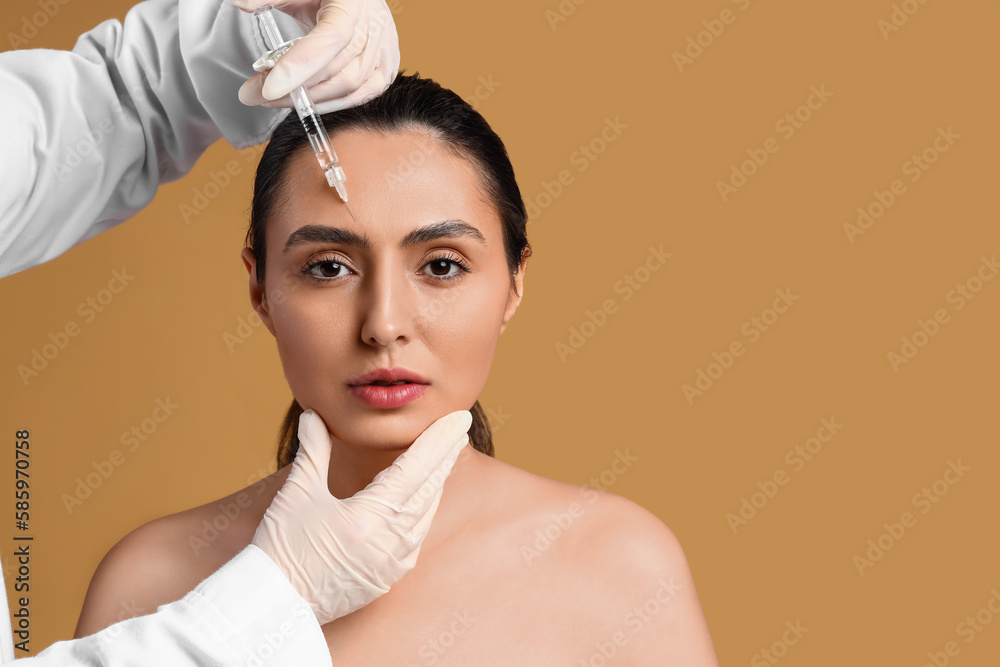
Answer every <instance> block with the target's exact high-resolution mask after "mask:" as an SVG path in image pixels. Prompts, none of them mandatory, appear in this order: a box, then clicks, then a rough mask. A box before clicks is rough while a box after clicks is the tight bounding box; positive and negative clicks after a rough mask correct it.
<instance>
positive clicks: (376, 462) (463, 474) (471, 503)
mask: <svg viewBox="0 0 1000 667" xmlns="http://www.w3.org/2000/svg"><path fill="white" fill-rule="evenodd" d="M405 449H406V447H402V448H400V449H392V450H382V451H372V450H370V449H359V448H356V447H352V446H350V445H347V444H346V443H344V442H342V441H340V440H338V439H337V438H333V449H332V451H331V452H330V468H329V472H328V486H329V489H330V493H332V494H333V495H334V496H335V497H337V498H340V499H341V500H343V499H345V498H350V497H351V496H353V495H354V494H356V493H357V492H358V491H361V490H362V489H364V488H365V487H366V486H368V485H369V484H370V483H371V482H372V480H373V479H375V476H376V475H378V474H379V473H380V472H382V471H383V470H385V469H386V468H388V467H389V466H391V465H392V464H393V463H394V462H395V460H396V459H397V458H398V457H399V455H400V454H402V453H403V451H404V450H405ZM484 458H489V457H487V456H486V455H484V454H482V453H480V452H478V451H476V450H475V449H474V448H473V447H472V445H471V444H469V445H466V446H465V447H463V448H462V451H461V452H459V455H458V458H457V459H456V460H455V465H454V467H453V468H452V470H451V473H450V474H449V475H448V477H447V479H445V481H444V486H443V489H442V493H441V502H440V503H439V504H438V508H437V511H436V513H435V515H434V519H433V522H432V527H433V530H431V531H429V532H428V537H427V539H425V541H424V544H425V545H432V546H431V548H433V545H434V544H436V543H438V542H439V541H444V540H447V538H448V537H449V536H450V535H452V534H454V533H455V532H456V531H458V530H460V529H462V527H463V526H464V525H465V524H466V523H467V522H468V521H469V520H470V519H471V518H472V517H474V516H475V515H476V512H477V511H478V510H477V507H478V505H477V502H478V500H479V499H480V496H481V494H480V491H481V488H480V487H481V485H482V482H483V473H484V472H485V470H484V468H483V461H482V459H484ZM422 483H423V481H422V480H421V481H420V482H419V483H418V485H417V486H418V487H419V485H420V484H422Z"/></svg>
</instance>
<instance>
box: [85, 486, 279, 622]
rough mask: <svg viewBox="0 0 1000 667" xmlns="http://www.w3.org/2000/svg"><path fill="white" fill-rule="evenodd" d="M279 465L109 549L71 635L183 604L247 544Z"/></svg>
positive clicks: (274, 490) (150, 524)
mask: <svg viewBox="0 0 1000 667" xmlns="http://www.w3.org/2000/svg"><path fill="white" fill-rule="evenodd" d="M287 474H288V468H287V467H286V468H283V469H282V470H279V471H278V472H277V473H274V474H272V475H270V476H269V477H266V478H264V479H263V480H260V481H258V482H256V483H255V484H252V485H250V486H248V487H246V488H244V489H241V490H239V491H237V492H235V493H232V494H230V495H228V496H226V497H224V498H220V499H219V500H216V501H213V502H210V503H206V504H204V505H200V506H198V507H194V508H191V509H188V510H184V511H182V512H177V513H175V514H170V515H167V516H164V517H161V518H159V519H154V520H153V521H150V522H148V523H145V524H143V525H141V526H139V527H138V528H136V529H135V530H133V531H132V532H130V533H129V534H128V535H126V536H125V537H123V538H122V539H121V540H120V541H119V542H118V543H117V544H115V545H114V546H113V547H112V548H111V549H110V550H109V551H108V553H107V554H106V555H105V556H104V558H103V560H101V563H100V565H98V566H97V570H96V571H95V572H94V576H93V578H92V579H91V580H90V586H89V588H88V589H87V595H86V597H85V598H84V602H83V609H82V611H81V612H80V619H79V621H78V622H77V626H76V632H75V634H74V636H75V637H85V636H87V635H90V634H93V633H95V632H98V631H100V630H103V629H104V628H106V627H108V626H109V625H113V624H114V623H117V622H119V621H121V620H124V619H126V618H132V617H135V616H141V615H144V614H150V613H153V612H155V611H156V610H157V608H158V607H159V606H160V605H164V604H168V603H170V602H174V601H176V600H179V599H181V598H182V597H184V595H186V594H187V593H188V592H190V591H191V590H193V589H194V587H195V586H197V585H198V584H199V583H200V582H201V581H203V580H204V579H206V578H207V577H208V576H209V575H211V574H212V573H213V572H215V571H216V570H218V569H219V568H220V567H222V566H223V565H224V564H225V563H226V562H227V561H229V560H230V559H231V558H232V557H233V556H235V555H236V554H237V553H239V552H240V551H241V550H242V549H243V548H244V547H246V546H247V545H248V544H249V543H250V541H251V540H252V539H253V533H254V531H255V530H256V528H257V525H258V524H259V523H260V519H261V517H263V515H264V512H265V511H266V509H267V507H268V505H269V504H270V502H271V500H272V499H273V498H274V494H275V493H277V491H278V489H279V488H280V487H281V483H282V482H283V481H284V479H285V477H287Z"/></svg>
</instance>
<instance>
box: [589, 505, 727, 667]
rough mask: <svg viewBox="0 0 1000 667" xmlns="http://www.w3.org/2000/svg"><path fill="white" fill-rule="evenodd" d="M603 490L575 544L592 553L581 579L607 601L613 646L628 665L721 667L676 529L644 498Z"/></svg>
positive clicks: (620, 660)
mask: <svg viewBox="0 0 1000 667" xmlns="http://www.w3.org/2000/svg"><path fill="white" fill-rule="evenodd" d="M589 491H590V492H591V493H596V494H597V495H596V496H592V498H593V500H592V503H591V506H592V511H593V516H592V519H591V520H590V521H587V522H585V523H583V524H582V526H581V528H582V530H581V532H580V535H578V536H577V540H576V544H575V547H576V549H577V550H578V551H579V552H580V553H586V554H587V556H585V557H584V558H583V559H582V560H581V562H580V567H581V568H582V571H581V572H580V573H579V574H580V575H581V576H584V577H586V580H587V581H588V582H593V584H594V587H593V588H592V591H593V592H594V593H596V594H598V595H599V596H600V597H601V598H602V599H603V600H605V601H607V603H606V604H605V605H604V606H603V609H604V610H605V612H607V613H608V614H609V615H608V616H607V617H606V618H605V620H606V621H607V622H609V623H610V625H609V626H605V628H604V634H605V635H606V640H607V642H608V643H606V644H605V647H607V646H612V645H613V646H614V647H615V651H616V655H615V661H616V664H621V665H624V666H625V667H645V666H647V665H648V666H652V665H664V664H678V665H692V666H695V665H696V666H700V667H718V658H717V657H716V654H715V649H714V646H713V645H712V639H711V635H710V633H709V629H708V624H707V622H706V620H705V614H704V611H703V610H702V606H701V601H700V599H699V597H698V592H697V590H696V588H695V582H694V578H693V576H692V574H691V568H690V565H689V563H688V559H687V556H686V554H685V552H684V549H683V547H682V546H681V543H680V540H679V539H678V538H677V536H676V535H675V534H674V532H673V531H672V530H671V529H670V528H669V527H668V526H667V525H666V524H665V523H664V522H663V521H662V520H661V519H660V518H659V517H658V516H656V515H655V514H653V513H652V512H650V511H649V510H647V509H646V508H644V507H642V506H641V505H639V504H638V503H636V502H634V501H632V500H629V499H628V498H625V497H623V496H620V495H617V494H614V493H610V492H607V491H597V490H595V489H590V490H589Z"/></svg>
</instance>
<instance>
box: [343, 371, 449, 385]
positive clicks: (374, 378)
mask: <svg viewBox="0 0 1000 667" xmlns="http://www.w3.org/2000/svg"><path fill="white" fill-rule="evenodd" d="M396 383H400V384H401V383H407V384H430V383H429V382H427V380H425V379H424V378H423V377H421V376H420V375H419V374H417V373H414V372H413V371H411V370H410V369H408V368H403V367H402V366H395V367H393V368H378V369H376V370H374V371H370V372H368V373H365V374H364V375H358V376H356V377H354V378H352V379H351V380H350V381H348V384H349V385H351V386H352V387H357V386H360V385H366V384H373V385H377V386H378V385H381V386H388V385H393V384H396Z"/></svg>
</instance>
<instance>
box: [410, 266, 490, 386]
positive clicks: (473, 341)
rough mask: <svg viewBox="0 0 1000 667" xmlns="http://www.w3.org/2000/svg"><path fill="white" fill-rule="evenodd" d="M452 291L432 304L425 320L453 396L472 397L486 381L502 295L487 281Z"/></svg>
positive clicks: (431, 343)
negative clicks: (432, 309)
mask: <svg viewBox="0 0 1000 667" xmlns="http://www.w3.org/2000/svg"><path fill="white" fill-rule="evenodd" d="M461 292H462V293H461V294H459V290H453V291H452V294H454V296H451V297H447V296H446V297H442V298H441V299H440V300H439V303H437V304H436V308H437V311H438V312H437V313H436V315H435V316H434V318H433V320H430V321H429V326H428V327H427V331H428V332H429V333H430V332H433V333H432V334H431V335H430V336H429V338H430V339H431V340H432V341H433V342H430V341H429V344H430V345H432V346H433V349H434V353H435V356H437V357H438V359H439V360H440V362H441V364H442V368H443V369H444V371H445V373H444V375H445V377H446V378H447V379H448V381H449V385H451V386H452V387H453V388H454V390H455V391H456V392H461V394H462V396H460V397H459V396H457V395H456V399H458V398H461V399H463V400H464V399H474V398H475V397H476V396H478V395H479V393H480V392H481V391H482V388H483V386H484V385H485V384H486V379H487V376H488V374H489V370H490V366H491V364H492V362H493V355H494V352H495V350H496V345H497V341H498V339H499V336H500V322H501V320H502V319H503V311H504V306H505V305H506V294H505V293H500V292H498V290H497V289H496V281H490V283H489V284H487V285H484V286H483V288H482V289H470V290H462V291H461Z"/></svg>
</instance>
